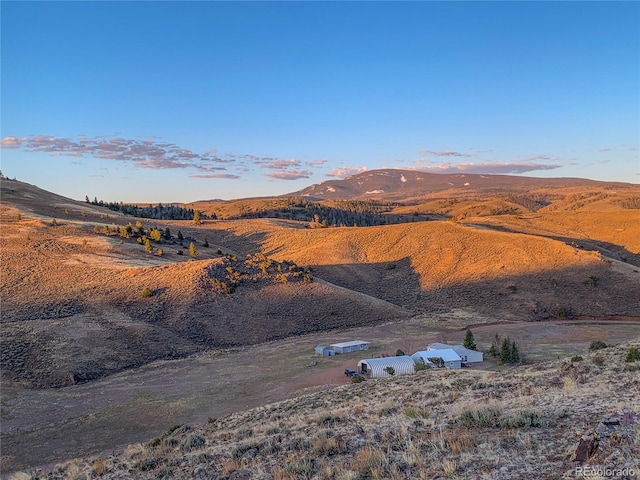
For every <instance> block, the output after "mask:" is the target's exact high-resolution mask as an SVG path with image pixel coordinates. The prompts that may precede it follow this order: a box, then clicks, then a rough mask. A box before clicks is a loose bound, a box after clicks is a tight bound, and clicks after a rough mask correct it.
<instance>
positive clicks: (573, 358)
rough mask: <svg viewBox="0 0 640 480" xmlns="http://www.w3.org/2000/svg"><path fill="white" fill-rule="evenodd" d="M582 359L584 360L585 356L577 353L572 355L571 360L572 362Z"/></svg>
mask: <svg viewBox="0 0 640 480" xmlns="http://www.w3.org/2000/svg"><path fill="white" fill-rule="evenodd" d="M582 360H584V358H582V357H581V356H580V355H576V356H574V357H571V361H572V362H581V361H582Z"/></svg>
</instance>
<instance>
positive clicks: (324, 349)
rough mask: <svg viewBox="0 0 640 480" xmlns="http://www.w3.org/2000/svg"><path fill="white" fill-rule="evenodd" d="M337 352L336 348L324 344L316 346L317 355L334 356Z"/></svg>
mask: <svg viewBox="0 0 640 480" xmlns="http://www.w3.org/2000/svg"><path fill="white" fill-rule="evenodd" d="M335 354H336V351H335V350H331V349H330V348H329V347H325V346H324V345H318V346H317V347H316V355H317V356H318V357H332V356H334V355H335Z"/></svg>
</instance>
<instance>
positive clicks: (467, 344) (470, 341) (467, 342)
mask: <svg viewBox="0 0 640 480" xmlns="http://www.w3.org/2000/svg"><path fill="white" fill-rule="evenodd" d="M463 345H464V348H468V349H469V350H476V348H477V347H476V341H475V339H474V338H473V333H472V332H471V329H469V328H467V333H466V335H465V336H464V342H463Z"/></svg>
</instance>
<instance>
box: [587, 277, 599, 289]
mask: <svg viewBox="0 0 640 480" xmlns="http://www.w3.org/2000/svg"><path fill="white" fill-rule="evenodd" d="M599 280H600V279H599V278H598V277H596V276H595V275H591V276H590V277H589V278H587V279H586V280H585V281H584V284H585V285H591V286H592V287H596V286H598V281H599Z"/></svg>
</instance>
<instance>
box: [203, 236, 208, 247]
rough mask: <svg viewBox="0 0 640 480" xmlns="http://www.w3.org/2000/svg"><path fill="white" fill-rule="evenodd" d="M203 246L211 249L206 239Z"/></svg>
mask: <svg viewBox="0 0 640 480" xmlns="http://www.w3.org/2000/svg"><path fill="white" fill-rule="evenodd" d="M202 246H203V247H204V248H209V240H207V239H206V238H205V239H204V243H203V244H202Z"/></svg>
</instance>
